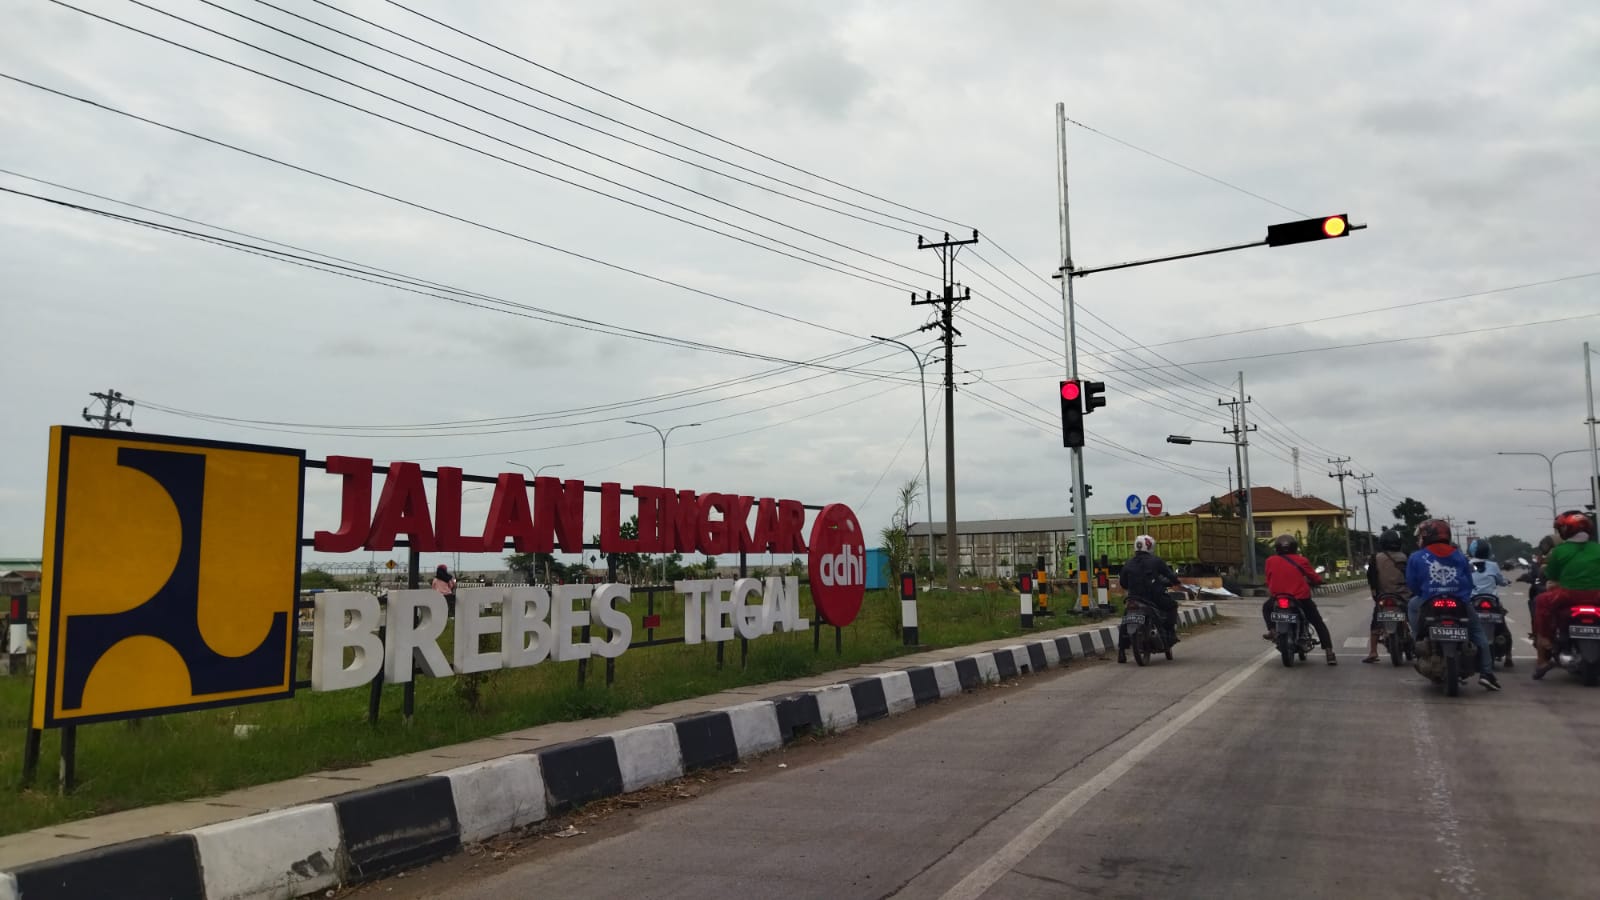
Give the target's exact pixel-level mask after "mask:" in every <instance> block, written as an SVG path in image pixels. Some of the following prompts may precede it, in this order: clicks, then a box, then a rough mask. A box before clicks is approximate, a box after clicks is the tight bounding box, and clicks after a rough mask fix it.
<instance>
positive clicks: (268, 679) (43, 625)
mask: <svg viewBox="0 0 1600 900" xmlns="http://www.w3.org/2000/svg"><path fill="white" fill-rule="evenodd" d="M304 464H305V452H304V451H302V450H286V449H281V448H276V447H257V446H252V445H248V444H227V443H218V442H211V441H198V440H190V439H185V438H172V437H163V436H159V435H136V434H131V433H127V432H120V433H119V432H110V431H94V430H89V429H84V428H70V427H65V426H57V427H54V428H52V429H50V482H49V488H48V492H47V500H46V508H45V547H44V583H43V586H42V591H41V600H40V609H39V644H38V646H39V661H38V669H37V672H36V675H35V683H34V706H33V725H34V727H35V728H48V727H55V726H60V725H68V724H75V723H82V722H94V721H101V720H106V719H122V718H130V717H134V716H140V715H150V714H154V713H163V712H176V711H180V710H187V709H197V708H201V707H207V706H225V705H231V704H238V703H246V702H251V701H256V700H271V699H276V698H280V697H288V696H291V695H292V694H293V693H294V665H293V664H294V652H295V632H296V629H295V628H293V627H292V622H293V619H294V612H295V598H296V595H297V591H298V588H299V578H300V510H301V501H302V488H301V485H302V469H303V467H304Z"/></svg>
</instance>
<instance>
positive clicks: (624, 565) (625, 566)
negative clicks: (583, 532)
mask: <svg viewBox="0 0 1600 900" xmlns="http://www.w3.org/2000/svg"><path fill="white" fill-rule="evenodd" d="M617 531H618V532H619V533H620V534H621V536H622V539H623V540H625V541H631V540H637V539H638V537H639V517H638V516H637V515H633V516H629V517H628V521H626V522H623V523H622V525H621V526H620V527H619V528H618V529H617ZM589 542H590V543H591V544H598V543H600V535H598V534H596V535H594V536H593V537H591V538H589ZM600 557H601V559H606V560H610V559H613V558H614V559H615V560H616V561H617V577H618V578H620V579H621V580H623V581H625V582H627V583H628V584H637V583H638V581H639V577H640V576H641V575H642V574H646V575H647V574H648V573H647V572H646V570H645V566H646V560H645V557H644V555H643V554H640V553H602V554H600ZM657 565H658V566H659V563H658V564H657ZM651 571H655V572H657V573H659V572H660V569H659V568H656V569H652V570H651Z"/></svg>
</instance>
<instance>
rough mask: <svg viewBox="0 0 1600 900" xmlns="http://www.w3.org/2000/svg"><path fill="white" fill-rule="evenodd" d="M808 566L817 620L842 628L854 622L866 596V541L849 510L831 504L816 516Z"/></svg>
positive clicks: (812, 528) (837, 504)
mask: <svg viewBox="0 0 1600 900" xmlns="http://www.w3.org/2000/svg"><path fill="white" fill-rule="evenodd" d="M807 563H808V565H807V567H806V568H807V573H808V574H809V575H810V576H811V602H812V603H814V604H815V605H816V607H817V618H819V619H821V620H822V621H823V622H825V623H827V624H829V625H837V626H840V627H843V626H845V625H849V624H850V623H851V622H854V621H855V620H856V615H857V614H858V613H860V612H861V601H862V600H864V599H866V596H867V540H866V535H864V534H862V533H861V523H860V522H858V521H856V514H855V513H853V512H851V511H850V507H848V506H845V505H844V504H843V503H830V504H828V505H827V506H825V507H823V508H822V512H820V513H818V514H817V520H816V521H815V522H813V523H812V525H811V552H810V557H809V559H808V560H807Z"/></svg>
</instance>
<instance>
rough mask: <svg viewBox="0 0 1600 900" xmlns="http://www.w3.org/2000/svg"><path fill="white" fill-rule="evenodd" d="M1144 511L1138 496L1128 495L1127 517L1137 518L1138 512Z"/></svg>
mask: <svg viewBox="0 0 1600 900" xmlns="http://www.w3.org/2000/svg"><path fill="white" fill-rule="evenodd" d="M1141 509H1144V504H1143V503H1141V502H1140V501H1139V495H1138V494H1129V495H1128V515H1130V516H1137V515H1138V514H1139V510H1141Z"/></svg>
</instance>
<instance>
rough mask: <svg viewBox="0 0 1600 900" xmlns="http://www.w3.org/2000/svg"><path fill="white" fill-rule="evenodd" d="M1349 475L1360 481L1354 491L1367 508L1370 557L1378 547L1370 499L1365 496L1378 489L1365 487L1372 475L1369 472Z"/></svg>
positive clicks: (1368, 554) (1374, 492)
mask: <svg viewBox="0 0 1600 900" xmlns="http://www.w3.org/2000/svg"><path fill="white" fill-rule="evenodd" d="M1351 477H1352V478H1354V479H1355V480H1357V481H1359V482H1361V490H1359V491H1357V492H1356V493H1358V494H1360V495H1361V505H1362V506H1364V507H1366V510H1367V556H1369V557H1370V556H1372V555H1373V554H1375V553H1377V552H1378V548H1377V545H1376V544H1375V543H1374V540H1375V537H1374V536H1373V534H1372V501H1371V500H1369V499H1367V498H1369V497H1371V496H1372V495H1373V494H1376V493H1377V492H1378V489H1377V488H1369V487H1367V480H1368V479H1370V478H1372V477H1373V475H1372V473H1371V472H1368V473H1367V474H1365V475H1352V476H1351Z"/></svg>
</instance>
